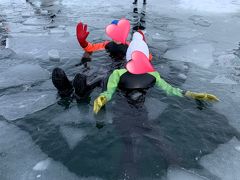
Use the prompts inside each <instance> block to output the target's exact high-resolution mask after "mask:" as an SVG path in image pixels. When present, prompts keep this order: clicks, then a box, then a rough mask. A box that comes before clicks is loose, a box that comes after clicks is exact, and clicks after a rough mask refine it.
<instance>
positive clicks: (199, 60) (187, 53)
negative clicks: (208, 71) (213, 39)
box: [164, 44, 214, 68]
mask: <svg viewBox="0 0 240 180" xmlns="http://www.w3.org/2000/svg"><path fill="white" fill-rule="evenodd" d="M213 51H214V48H213V46H212V45H211V44H189V45H186V46H182V47H180V48H176V49H171V50H169V51H167V52H166V54H165V55H164V58H167V59H172V60H178V61H184V62H191V63H194V64H196V65H198V66H201V67H203V68H208V67H209V66H210V65H211V64H212V63H213V61H214V60H213Z"/></svg>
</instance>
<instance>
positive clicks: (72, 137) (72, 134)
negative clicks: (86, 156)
mask: <svg viewBox="0 0 240 180" xmlns="http://www.w3.org/2000/svg"><path fill="white" fill-rule="evenodd" d="M60 132H61V133H62V135H63V137H64V138H65V139H66V141H67V143H68V145H69V147H70V149H73V148H74V147H75V146H76V145H77V144H78V143H79V142H80V141H81V140H83V139H84V138H85V137H86V135H87V132H86V131H85V130H83V129H79V128H71V127H67V126H61V127H60Z"/></svg>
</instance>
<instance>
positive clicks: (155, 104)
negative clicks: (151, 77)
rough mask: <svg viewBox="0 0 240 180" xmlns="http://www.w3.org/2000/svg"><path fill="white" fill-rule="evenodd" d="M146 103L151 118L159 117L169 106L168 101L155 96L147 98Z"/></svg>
mask: <svg viewBox="0 0 240 180" xmlns="http://www.w3.org/2000/svg"><path fill="white" fill-rule="evenodd" d="M145 105H146V108H147V111H148V118H149V120H155V119H157V118H158V117H159V116H160V114H161V113H162V112H163V111H164V110H165V108H166V107H167V104H166V103H164V102H161V101H160V100H157V99H155V98H146V101H145Z"/></svg>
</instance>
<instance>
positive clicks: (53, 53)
mask: <svg viewBox="0 0 240 180" xmlns="http://www.w3.org/2000/svg"><path fill="white" fill-rule="evenodd" d="M48 56H49V60H50V61H57V62H59V61H60V55H59V52H58V50H56V49H52V50H50V51H48Z"/></svg>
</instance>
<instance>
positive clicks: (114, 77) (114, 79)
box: [100, 69, 127, 101]
mask: <svg viewBox="0 0 240 180" xmlns="http://www.w3.org/2000/svg"><path fill="white" fill-rule="evenodd" d="M125 72H127V70H126V69H118V70H114V71H113V73H112V74H111V75H110V76H109V79H108V83H107V90H106V91H104V92H102V93H101V94H100V96H105V97H106V98H107V101H110V100H111V99H112V96H113V94H114V93H115V91H116V89H117V87H118V83H119V81H120V77H121V76H122V75H123V74H124V73H125Z"/></svg>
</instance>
